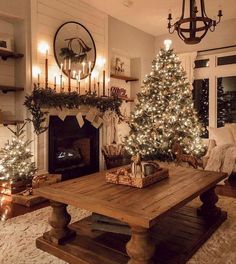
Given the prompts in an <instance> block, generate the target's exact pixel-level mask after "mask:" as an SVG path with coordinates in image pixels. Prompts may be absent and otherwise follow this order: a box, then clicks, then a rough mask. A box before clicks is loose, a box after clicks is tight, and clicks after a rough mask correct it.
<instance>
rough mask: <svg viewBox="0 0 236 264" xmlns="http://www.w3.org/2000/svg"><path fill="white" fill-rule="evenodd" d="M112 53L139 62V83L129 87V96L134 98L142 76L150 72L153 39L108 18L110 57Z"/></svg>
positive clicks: (153, 47)
mask: <svg viewBox="0 0 236 264" xmlns="http://www.w3.org/2000/svg"><path fill="white" fill-rule="evenodd" d="M113 52H117V53H120V54H122V55H124V56H126V57H128V58H130V59H134V58H136V59H139V60H140V69H139V76H137V77H139V79H140V81H139V82H138V83H135V84H134V85H135V87H134V86H133V85H132V86H131V87H132V88H131V96H135V94H136V93H137V92H138V91H139V89H140V86H141V85H142V81H143V78H144V76H145V75H146V74H148V73H150V71H151V63H152V60H153V58H154V56H155V37H154V36H152V35H150V34H147V33H145V32H143V31H141V30H139V29H137V28H135V27H133V26H130V25H128V24H126V23H124V22H122V21H120V20H118V19H115V18H113V17H110V16H109V56H110V57H111V56H112V55H111V54H112V53H113ZM131 64H132V63H131ZM131 72H132V69H131ZM136 72H138V70H137V71H136ZM135 77H136V76H135Z"/></svg>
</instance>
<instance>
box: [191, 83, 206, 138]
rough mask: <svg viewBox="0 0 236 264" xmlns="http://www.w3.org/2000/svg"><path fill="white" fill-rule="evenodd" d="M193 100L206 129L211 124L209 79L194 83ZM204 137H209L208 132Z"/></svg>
mask: <svg viewBox="0 0 236 264" xmlns="http://www.w3.org/2000/svg"><path fill="white" fill-rule="evenodd" d="M193 100H194V107H195V109H196V111H197V112H198V116H199V119H200V121H201V122H202V124H203V126H204V127H205V128H206V127H207V126H208V124H209V79H199V80H195V81H194V83H193ZM202 137H203V138H207V137H208V131H207V130H205V132H204V133H203V135H202Z"/></svg>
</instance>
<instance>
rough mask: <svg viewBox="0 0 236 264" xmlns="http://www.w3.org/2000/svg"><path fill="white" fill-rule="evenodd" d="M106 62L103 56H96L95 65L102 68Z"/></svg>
mask: <svg viewBox="0 0 236 264" xmlns="http://www.w3.org/2000/svg"><path fill="white" fill-rule="evenodd" d="M105 64H106V59H105V58H103V57H98V58H97V65H98V67H99V68H103V67H104V66H105Z"/></svg>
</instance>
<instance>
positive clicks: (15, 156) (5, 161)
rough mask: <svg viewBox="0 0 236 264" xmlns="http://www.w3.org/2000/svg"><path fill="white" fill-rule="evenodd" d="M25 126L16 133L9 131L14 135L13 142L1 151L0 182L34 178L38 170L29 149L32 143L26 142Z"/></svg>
mask: <svg viewBox="0 0 236 264" xmlns="http://www.w3.org/2000/svg"><path fill="white" fill-rule="evenodd" d="M24 126H25V124H24V125H23V126H22V127H21V128H20V127H18V128H17V129H16V131H13V130H12V129H10V128H9V130H10V131H11V132H12V133H13V134H14V136H13V138H12V140H11V142H8V143H6V144H5V146H4V147H3V148H2V149H0V180H10V181H12V182H15V181H18V180H24V179H29V178H32V177H33V175H34V173H35V171H36V169H35V163H34V162H32V161H31V158H32V154H31V152H30V149H29V145H30V143H31V141H29V140H26V141H24V136H23V133H24V130H23V128H24Z"/></svg>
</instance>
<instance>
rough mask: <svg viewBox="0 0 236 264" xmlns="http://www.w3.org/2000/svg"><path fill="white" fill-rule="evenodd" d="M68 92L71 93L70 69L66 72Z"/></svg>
mask: <svg viewBox="0 0 236 264" xmlns="http://www.w3.org/2000/svg"><path fill="white" fill-rule="evenodd" d="M68 92H69V93H70V92H71V69H70V68H69V70H68Z"/></svg>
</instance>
